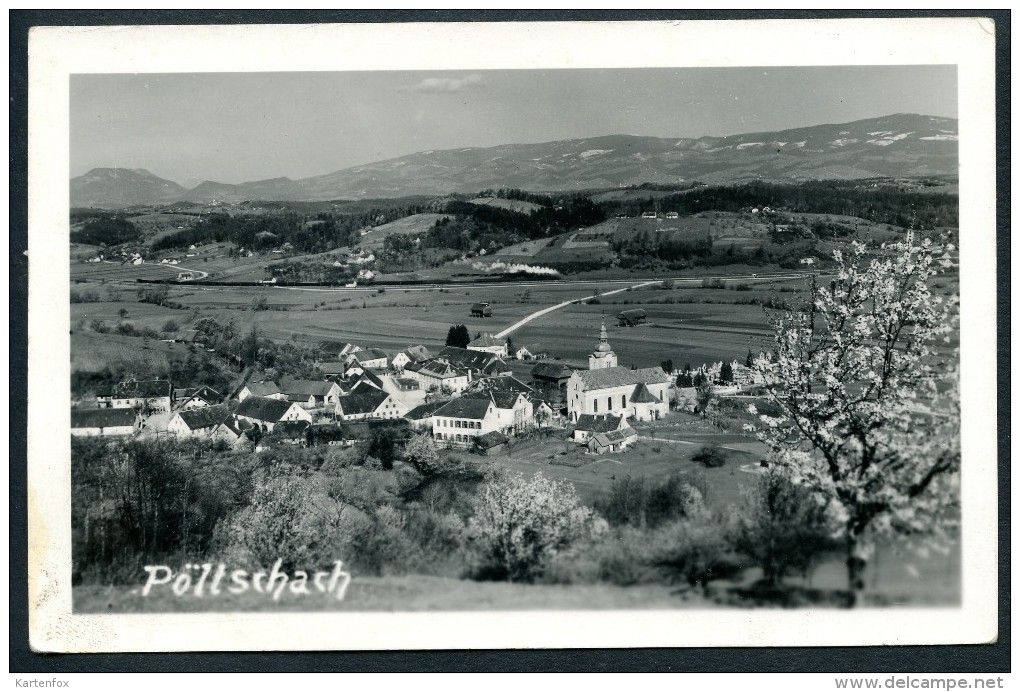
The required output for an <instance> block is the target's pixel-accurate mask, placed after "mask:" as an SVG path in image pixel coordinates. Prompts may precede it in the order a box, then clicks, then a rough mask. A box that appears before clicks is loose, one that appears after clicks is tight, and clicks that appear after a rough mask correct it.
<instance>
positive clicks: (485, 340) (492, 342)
mask: <svg viewBox="0 0 1020 692" xmlns="http://www.w3.org/2000/svg"><path fill="white" fill-rule="evenodd" d="M467 347H468V349H469V350H471V351H482V352H484V353H494V354H495V355H497V356H499V357H500V358H506V357H507V350H506V341H503V340H500V339H497V338H496V337H494V336H493V335H492V334H482V335H481V336H480V337H478V338H477V339H475V340H474V341H472V342H471V343H469V344H468V345H467Z"/></svg>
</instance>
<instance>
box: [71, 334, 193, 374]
mask: <svg viewBox="0 0 1020 692" xmlns="http://www.w3.org/2000/svg"><path fill="white" fill-rule="evenodd" d="M188 353H189V351H188V347H187V346H185V345H184V344H168V343H166V342H163V341H158V340H155V339H150V340H149V341H148V343H146V342H145V340H144V339H142V338H141V337H132V336H120V335H119V334H98V333H96V332H89V331H84V330H76V331H74V332H73V333H72V334H71V372H99V371H101V370H103V369H104V368H107V367H109V368H113V367H115V366H119V365H123V366H125V367H129V368H137V369H138V370H139V371H140V372H142V373H150V374H151V373H153V372H163V371H165V370H166V368H167V365H168V363H169V362H170V360H171V359H173V360H184V359H185V358H187V357H188Z"/></svg>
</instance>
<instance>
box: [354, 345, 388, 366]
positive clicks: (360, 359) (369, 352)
mask: <svg viewBox="0 0 1020 692" xmlns="http://www.w3.org/2000/svg"><path fill="white" fill-rule="evenodd" d="M347 363H348V365H353V364H355V363H357V364H358V365H359V366H361V368H362V369H366V370H367V369H368V368H372V369H374V370H385V369H386V365H387V364H388V363H389V356H387V355H386V352H385V351H383V350H382V349H378V348H366V349H364V350H361V351H355V352H354V353H352V354H351V355H350V356H348V357H347Z"/></svg>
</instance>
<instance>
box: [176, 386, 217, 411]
mask: <svg viewBox="0 0 1020 692" xmlns="http://www.w3.org/2000/svg"><path fill="white" fill-rule="evenodd" d="M174 399H175V400H177V401H179V402H181V403H179V404H178V405H177V408H178V410H187V409H193V408H205V407H206V406H215V405H216V404H218V403H220V402H221V401H223V395H222V394H220V393H219V392H217V391H216V390H215V389H213V388H212V387H198V388H197V389H177V390H174Z"/></svg>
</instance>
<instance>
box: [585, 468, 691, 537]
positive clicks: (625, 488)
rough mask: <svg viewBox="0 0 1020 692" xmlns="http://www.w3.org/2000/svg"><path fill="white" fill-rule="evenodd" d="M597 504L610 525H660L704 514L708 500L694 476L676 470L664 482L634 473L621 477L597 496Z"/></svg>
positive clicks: (600, 512) (653, 526)
mask: <svg viewBox="0 0 1020 692" xmlns="http://www.w3.org/2000/svg"><path fill="white" fill-rule="evenodd" d="M702 480H703V479H702ZM702 485H703V483H702ZM594 507H595V510H596V511H597V512H598V513H599V514H600V515H602V516H603V517H605V518H606V520H607V521H608V522H609V523H610V525H613V526H624V525H630V526H639V527H645V526H647V527H649V528H656V527H658V526H660V525H662V524H664V523H666V522H669V521H673V520H676V519H681V518H684V517H691V516H696V515H699V514H701V513H703V512H704V511H705V502H704V494H703V492H702V490H701V489H699V488H698V487H696V485H694V484H693V483H692V479H690V478H688V477H687V476H686V475H683V474H679V473H674V474H673V475H671V476H670V477H669V478H666V479H664V480H662V481H660V482H656V481H654V480H650V479H645V478H631V477H630V476H627V477H625V478H621V479H618V480H616V481H614V482H613V485H612V486H610V488H609V490H607V491H605V492H604V493H603V494H602V495H600V496H599V497H597V498H596V500H595V502H594Z"/></svg>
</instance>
